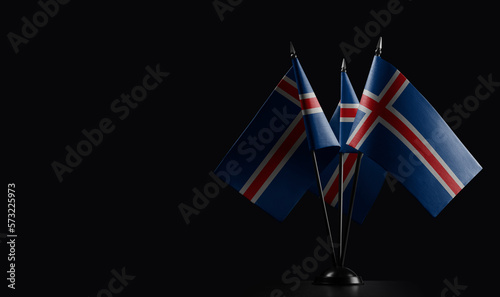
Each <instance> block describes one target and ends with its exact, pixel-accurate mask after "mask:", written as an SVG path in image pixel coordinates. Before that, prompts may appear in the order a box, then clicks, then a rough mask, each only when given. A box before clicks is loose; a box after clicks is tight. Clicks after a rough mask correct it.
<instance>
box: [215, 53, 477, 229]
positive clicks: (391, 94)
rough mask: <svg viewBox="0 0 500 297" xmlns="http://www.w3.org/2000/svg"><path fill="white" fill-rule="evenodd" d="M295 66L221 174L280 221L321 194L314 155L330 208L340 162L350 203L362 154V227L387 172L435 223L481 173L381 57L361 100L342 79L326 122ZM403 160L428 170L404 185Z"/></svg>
mask: <svg viewBox="0 0 500 297" xmlns="http://www.w3.org/2000/svg"><path fill="white" fill-rule="evenodd" d="M292 63H293V66H292V68H291V69H290V70H289V71H288V72H287V73H286V75H285V76H284V77H283V78H282V80H281V81H280V82H279V83H278V85H277V86H276V88H275V89H274V91H273V92H272V93H271V95H270V96H269V97H268V99H267V100H266V102H265V103H264V105H263V106H262V107H261V109H260V110H259V112H258V113H257V114H256V115H255V117H254V118H253V120H252V121H251V123H250V124H249V125H248V127H247V128H246V129H245V131H244V132H243V133H242V134H241V136H240V137H239V138H238V140H237V141H236V143H235V144H234V145H233V146H232V148H231V149H230V150H229V152H228V153H227V154H226V156H225V157H224V159H223V160H222V162H221V163H220V164H219V166H218V168H217V169H216V170H215V173H216V174H217V173H218V171H220V170H222V169H223V168H227V166H228V164H229V165H231V164H239V166H241V170H239V171H238V174H237V175H236V176H232V177H231V179H230V181H229V184H230V185H231V186H232V187H233V188H235V189H236V190H237V191H238V192H239V193H241V194H242V195H243V196H244V197H246V198H247V199H248V200H250V201H251V202H252V203H254V204H256V205H258V206H259V207H261V208H262V209H263V210H265V211H266V212H268V213H269V214H270V215H272V216H273V217H274V218H276V219H277V220H279V221H283V220H284V219H285V218H286V217H287V215H288V214H289V213H290V212H291V210H292V209H293V207H294V206H295V205H296V203H297V202H298V201H299V200H300V198H301V197H302V196H303V195H304V194H305V192H306V191H308V190H310V191H311V192H313V193H317V190H316V187H315V180H316V179H315V173H314V169H313V165H312V163H311V152H310V151H317V153H318V161H319V162H318V165H319V166H318V167H319V170H320V172H321V180H322V189H323V192H324V199H325V201H326V202H327V203H328V204H330V205H332V206H335V205H336V204H337V201H338V196H339V178H340V177H339V166H338V165H339V158H340V156H342V159H343V160H342V162H343V172H344V174H343V186H344V195H345V196H346V197H350V192H351V191H352V190H353V187H352V180H353V175H354V168H355V163H356V159H357V155H358V153H359V152H362V153H363V154H364V155H363V158H362V162H361V167H360V170H359V179H358V187H357V192H356V200H355V204H354V212H353V219H354V220H356V221H357V222H359V223H361V222H363V220H364V218H365V217H366V215H367V213H368V211H369V210H370V208H371V206H372V205H373V203H374V201H375V199H376V198H377V196H378V193H379V192H380V189H381V187H382V185H383V182H384V180H385V176H386V173H387V172H389V173H391V174H392V175H393V176H394V177H396V178H397V179H398V181H399V182H401V183H402V184H403V185H404V186H405V187H406V188H407V189H408V190H409V191H410V192H411V193H412V194H413V195H414V196H415V197H416V198H417V199H418V200H419V201H420V203H421V204H422V205H423V206H424V207H425V208H426V209H427V211H429V213H430V214H431V215H433V216H437V215H438V214H439V213H440V212H441V210H442V209H443V208H444V207H445V206H446V205H447V204H448V203H449V202H450V201H451V200H452V199H453V198H454V197H455V195H456V194H458V192H460V190H461V189H462V188H463V187H464V186H465V185H466V184H467V183H468V182H469V181H470V180H472V178H474V176H475V175H476V174H477V173H478V172H479V171H480V170H481V166H480V165H479V164H478V163H477V161H476V160H475V159H474V157H473V156H472V155H471V154H470V153H469V152H468V150H467V149H466V148H465V147H464V145H463V144H462V143H461V142H460V140H459V139H458V138H457V137H456V135H455V134H454V133H453V131H452V130H451V129H450V128H449V127H448V125H447V124H446V123H445V122H444V120H443V119H442V118H441V116H440V115H439V114H438V113H437V112H436V110H434V108H433V107H432V106H431V105H430V104H429V102H427V100H426V99H425V98H424V97H423V96H422V95H421V94H420V93H419V92H418V91H417V90H416V89H415V88H414V87H413V85H412V84H411V83H410V82H409V81H408V80H407V79H406V78H405V77H404V76H403V75H402V74H401V73H400V72H399V71H398V70H397V69H396V68H395V67H394V66H392V65H391V64H389V63H388V62H386V61H385V60H383V59H382V58H380V57H379V56H375V57H374V59H373V63H372V66H371V70H370V73H369V75H368V79H367V82H366V85H365V88H364V91H363V95H362V97H361V100H360V101H358V99H357V97H356V94H355V92H354V90H353V88H352V85H351V82H350V81H349V77H348V76H347V73H346V72H345V71H343V72H341V96H340V102H339V104H338V106H337V109H336V110H335V112H334V114H333V116H332V118H331V120H330V121H329V122H328V120H327V119H326V117H325V115H324V113H323V110H322V108H321V106H320V104H319V102H318V100H317V98H316V96H315V94H314V91H313V89H312V87H311V85H310V83H309V81H308V79H307V77H306V75H305V73H304V70H303V69H302V66H301V65H300V63H299V61H298V59H297V57H296V56H294V57H292ZM306 139H307V141H306ZM318 150H319V151H318ZM339 152H341V153H342V154H338V153H339ZM401 158H403V159H405V160H406V159H411V161H412V162H413V163H415V162H418V164H419V165H420V164H421V166H415V168H414V172H412V174H411V175H409V176H405V177H404V178H402V177H401V173H400V171H401Z"/></svg>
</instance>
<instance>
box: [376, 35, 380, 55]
mask: <svg viewBox="0 0 500 297" xmlns="http://www.w3.org/2000/svg"><path fill="white" fill-rule="evenodd" d="M381 54H382V36H380V37H379V39H378V42H377V48H376V49H375V56H380V55H381Z"/></svg>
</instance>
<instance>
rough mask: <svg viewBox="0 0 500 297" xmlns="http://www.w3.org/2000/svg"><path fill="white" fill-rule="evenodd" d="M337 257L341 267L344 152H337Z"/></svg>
mask: <svg viewBox="0 0 500 297" xmlns="http://www.w3.org/2000/svg"><path fill="white" fill-rule="evenodd" d="M339 208H340V214H339V258H340V260H341V262H340V266H341V267H343V266H344V265H343V264H342V255H343V248H342V247H343V238H342V234H343V233H344V231H343V230H344V227H343V222H344V153H339Z"/></svg>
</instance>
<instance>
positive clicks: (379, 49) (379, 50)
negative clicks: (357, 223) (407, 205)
mask: <svg viewBox="0 0 500 297" xmlns="http://www.w3.org/2000/svg"><path fill="white" fill-rule="evenodd" d="M381 54H382V36H380V37H379V39H378V42H377V47H376V48H375V56H379V57H380V55H381ZM341 71H343V72H346V71H347V68H346V66H345V61H344V60H343V61H342V67H341ZM361 158H363V153H362V152H358V157H357V158H356V169H355V171H354V180H353V185H352V192H351V201H350V203H349V213H348V215H347V226H346V233H345V241H344V245H343V247H342V251H343V253H342V254H341V255H340V266H341V267H344V261H345V253H346V251H347V241H348V240H349V232H350V230H351V220H352V213H353V209H354V199H355V198H356V188H357V185H358V177H359V168H360V167H361ZM341 244H342V243H341Z"/></svg>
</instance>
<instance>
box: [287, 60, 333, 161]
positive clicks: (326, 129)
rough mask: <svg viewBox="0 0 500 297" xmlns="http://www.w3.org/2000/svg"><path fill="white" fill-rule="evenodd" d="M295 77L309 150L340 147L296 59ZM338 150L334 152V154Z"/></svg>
mask: <svg viewBox="0 0 500 297" xmlns="http://www.w3.org/2000/svg"><path fill="white" fill-rule="evenodd" d="M292 62H293V69H294V71H295V77H297V87H298V90H299V98H300V105H301V108H302V114H303V115H304V124H305V126H306V132H307V140H308V143H309V149H310V150H319V149H322V148H326V147H337V148H339V147H340V144H339V142H338V140H337V137H335V135H334V134H333V131H332V128H331V127H330V125H329V124H328V120H327V119H326V116H325V114H324V113H323V109H322V108H321V106H320V104H319V102H318V99H317V98H316V95H315V94H314V91H313V89H312V87H311V84H310V83H309V80H308V79H307V77H306V74H305V73H304V70H303V69H302V66H301V65H300V62H299V60H298V59H297V58H293V59H292ZM337 151H338V149H336V150H335V153H336V152H337Z"/></svg>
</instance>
